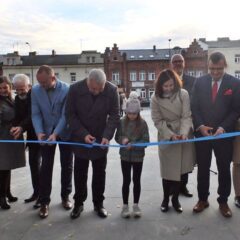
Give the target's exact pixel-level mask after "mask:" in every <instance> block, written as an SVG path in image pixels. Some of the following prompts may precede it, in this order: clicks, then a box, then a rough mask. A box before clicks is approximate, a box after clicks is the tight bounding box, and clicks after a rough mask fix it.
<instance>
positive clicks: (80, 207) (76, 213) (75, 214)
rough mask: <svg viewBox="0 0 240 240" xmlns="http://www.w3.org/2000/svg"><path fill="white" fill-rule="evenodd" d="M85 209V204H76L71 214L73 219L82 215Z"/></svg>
mask: <svg viewBox="0 0 240 240" xmlns="http://www.w3.org/2000/svg"><path fill="white" fill-rule="evenodd" d="M82 211H83V205H76V204H75V205H74V208H73V210H72V212H71V214H70V217H71V218H72V219H76V218H78V217H79V216H80V214H81V212H82Z"/></svg>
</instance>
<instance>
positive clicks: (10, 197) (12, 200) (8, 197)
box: [7, 192, 18, 202]
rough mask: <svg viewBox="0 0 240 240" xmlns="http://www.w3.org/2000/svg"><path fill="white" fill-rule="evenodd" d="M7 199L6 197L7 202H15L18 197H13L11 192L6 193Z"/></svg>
mask: <svg viewBox="0 0 240 240" xmlns="http://www.w3.org/2000/svg"><path fill="white" fill-rule="evenodd" d="M7 199H8V201H9V202H16V201H17V200H18V198H17V197H14V196H13V195H12V193H10V192H9V193H7Z"/></svg>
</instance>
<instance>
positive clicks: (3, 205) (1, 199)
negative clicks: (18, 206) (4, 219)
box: [0, 197, 11, 210]
mask: <svg viewBox="0 0 240 240" xmlns="http://www.w3.org/2000/svg"><path fill="white" fill-rule="evenodd" d="M0 207H1V208H2V209H5V210H7V209H10V208H11V206H10V205H9V204H8V202H7V199H6V198H5V197H0Z"/></svg>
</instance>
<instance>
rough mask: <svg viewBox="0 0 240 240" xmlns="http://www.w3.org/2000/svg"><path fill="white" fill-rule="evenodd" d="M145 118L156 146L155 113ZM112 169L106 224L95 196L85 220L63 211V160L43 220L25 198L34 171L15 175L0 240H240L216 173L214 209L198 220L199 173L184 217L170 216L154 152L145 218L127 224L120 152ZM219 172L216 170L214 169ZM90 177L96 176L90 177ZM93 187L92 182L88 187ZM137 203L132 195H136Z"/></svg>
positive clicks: (237, 215) (153, 150) (113, 153)
mask: <svg viewBox="0 0 240 240" xmlns="http://www.w3.org/2000/svg"><path fill="white" fill-rule="evenodd" d="M142 115H143V116H144V118H145V119H146V120H147V122H148V123H149V128H150V135H151V141H156V130H155V129H154V127H153V124H152V121H151V119H150V111H149V110H148V109H145V110H144V111H143V112H142ZM108 159H109V160H108V167H107V184H106V194H105V196H106V200H105V207H106V208H107V209H108V211H109V213H110V215H109V217H108V218H107V219H100V218H98V217H97V216H96V215H95V213H94V212H93V207H92V202H91V191H89V197H88V199H87V201H86V202H85V209H84V212H83V213H82V215H81V217H80V218H78V219H76V220H71V219H70V217H69V214H70V212H68V211H65V210H63V209H62V207H61V205H60V190H59V189H60V188H59V187H60V186H59V185H60V184H59V179H60V178H59V160H58V155H57V157H56V159H55V168H54V180H53V191H52V202H51V205H50V215H49V217H48V218H47V219H45V220H41V219H39V217H38V215H37V213H38V211H36V210H34V209H33V208H32V204H24V203H23V201H24V198H26V197H28V196H30V195H31V193H32V192H31V191H32V190H31V184H30V175H29V167H26V168H22V169H19V170H15V171H13V181H12V192H13V193H14V195H16V196H18V197H19V201H18V202H17V203H14V204H12V208H11V210H9V211H3V210H1V209H0V239H1V240H13V239H14V240H15V239H16V240H21V239H23V240H30V239H34V240H38V239H41V240H42V239H49V240H55V239H56V240H65V239H66V240H75V239H81V240H95V239H97V240H102V239H104V240H108V239H109V240H110V239H111V240H112V239H115V240H120V239H121V240H125V239H126V240H135V239H138V240H141V239H143V240H150V239H184V240H185V239H189V240H190V239H191V240H192V239H194V240H195V239H196V240H197V239H208V240H212V239H218V240H226V239H228V240H232V239H240V228H239V222H240V210H239V209H237V208H236V207H235V206H234V204H233V198H234V194H233V191H232V195H231V197H230V199H229V204H230V207H231V208H232V210H233V217H232V218H231V219H225V218H223V217H222V216H221V215H220V213H219V211H218V204H217V202H216V198H217V195H216V191H217V189H216V188H217V175H215V174H213V173H211V190H210V191H211V195H210V198H209V201H210V207H209V208H208V209H207V210H206V211H204V212H203V213H201V214H198V215H196V214H193V213H192V208H193V205H194V204H195V203H196V201H197V193H196V169H195V170H194V172H193V173H192V174H191V175H190V179H189V189H190V190H191V191H192V192H193V193H194V197H193V198H190V199H189V198H184V197H181V198H180V202H181V204H182V206H183V209H184V212H183V213H182V214H177V213H176V212H175V211H174V210H173V209H172V208H171V209H170V211H169V212H168V213H162V212H161V211H160V204H161V201H162V186H161V178H160V174H159V160H158V154H157V147H149V148H148V149H147V150H146V157H145V162H144V166H143V174H142V194H141V202H140V206H141V208H142V211H143V216H142V218H140V219H133V218H130V219H128V220H126V219H122V218H121V217H120V211H121V204H122V199H121V182H122V176H121V170H120V162H119V154H118V149H116V148H113V149H110V152H109V157H108ZM212 169H213V170H216V167H215V164H214V163H213V166H212ZM90 174H91V173H90ZM89 186H90V181H89ZM131 199H132V192H131Z"/></svg>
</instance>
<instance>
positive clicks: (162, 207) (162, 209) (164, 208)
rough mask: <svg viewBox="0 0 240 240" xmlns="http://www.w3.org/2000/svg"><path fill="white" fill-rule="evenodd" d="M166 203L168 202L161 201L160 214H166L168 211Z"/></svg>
mask: <svg viewBox="0 0 240 240" xmlns="http://www.w3.org/2000/svg"><path fill="white" fill-rule="evenodd" d="M168 202H169V201H168V200H166V199H163V202H162V204H161V211H162V212H167V211H168V209H169V207H168Z"/></svg>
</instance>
